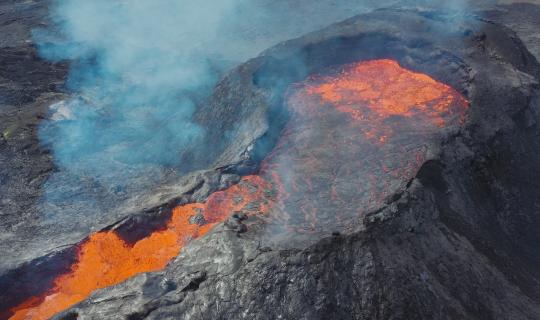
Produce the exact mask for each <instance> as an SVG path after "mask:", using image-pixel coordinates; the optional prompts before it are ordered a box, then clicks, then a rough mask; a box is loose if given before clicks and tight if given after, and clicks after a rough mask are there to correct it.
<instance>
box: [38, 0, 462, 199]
mask: <svg viewBox="0 0 540 320" xmlns="http://www.w3.org/2000/svg"><path fill="white" fill-rule="evenodd" d="M421 2H429V1H427V0H425V1H410V2H409V1H405V3H413V4H414V3H421ZM399 3H401V2H399V1H397V0H381V1H375V0H364V1H353V0H322V1H312V0H295V1H290V0H199V1H187V0H129V1H128V0H56V1H55V2H54V3H53V4H52V5H51V16H52V22H53V24H52V25H50V26H48V27H46V28H43V29H38V30H34V34H33V35H34V40H35V42H36V44H37V46H38V49H39V52H40V54H41V56H42V57H44V58H46V59H48V60H51V61H60V60H67V61H70V63H71V68H70V74H69V77H68V79H67V84H66V89H67V91H68V92H69V94H70V97H71V98H69V99H68V100H67V101H64V102H63V104H62V105H60V106H56V109H55V108H52V109H53V111H54V112H56V113H57V114H56V115H52V120H50V121H46V122H44V123H43V125H42V126H41V128H40V136H41V140H42V142H43V144H44V145H45V146H46V147H47V148H50V149H51V150H52V151H53V155H54V159H55V163H56V165H57V167H58V172H57V173H55V174H54V176H53V177H51V179H50V180H49V183H48V184H47V185H46V188H45V191H46V198H47V199H46V202H47V201H53V202H63V204H62V205H58V206H56V207H55V208H59V207H66V208H69V207H70V206H72V205H71V204H72V203H73V202H75V201H79V200H81V199H82V200H81V201H83V202H84V201H87V200H89V199H90V200H92V203H94V202H100V201H101V196H98V192H96V188H95V187H94V185H99V188H100V190H102V191H100V192H101V193H102V194H105V195H107V196H108V195H109V194H114V193H115V192H116V191H118V193H119V194H123V195H126V197H127V195H129V194H132V193H133V192H132V191H133V190H130V188H132V189H133V188H139V189H141V188H142V189H144V188H145V187H146V186H152V185H156V184H159V183H160V181H161V180H162V179H164V178H166V177H165V176H167V173H164V171H167V170H172V171H174V172H175V174H178V175H181V174H182V173H184V172H183V168H182V163H181V159H185V157H182V155H185V154H188V155H189V153H190V152H192V151H193V150H196V151H197V152H198V153H201V152H203V153H204V148H212V146H205V145H203V144H202V143H201V142H202V141H203V138H204V135H205V129H204V128H202V127H200V126H199V125H197V124H196V123H195V122H194V121H193V115H194V113H195V112H196V106H197V103H198V101H199V100H198V98H199V97H200V96H201V92H202V93H204V92H208V91H210V89H211V88H212V87H213V86H214V84H215V83H216V81H217V80H218V78H219V76H220V73H221V72H222V71H223V70H225V69H227V68H229V67H231V66H232V65H234V64H235V63H238V62H241V61H243V60H246V59H248V58H251V57H254V56H256V55H257V54H258V52H260V51H262V50H264V49H266V48H268V47H270V46H272V45H274V44H276V43H278V42H280V41H284V40H287V39H291V38H294V37H298V36H301V35H303V34H305V33H307V32H311V31H315V30H317V29H320V28H323V27H325V26H327V25H329V24H331V23H334V22H338V21H340V20H343V19H346V18H349V17H351V16H354V15H356V14H359V13H362V12H366V11H369V10H372V9H376V8H378V7H385V6H392V5H396V4H399ZM430 3H431V2H430ZM441 3H452V6H454V5H456V6H457V7H461V6H462V1H461V0H456V1H450V2H442V1H441ZM60 111H61V112H60ZM223 134H224V136H226V135H227V133H226V132H224V133H223ZM81 181H84V183H81ZM89 181H92V182H89ZM66 183H69V184H73V185H76V186H77V188H72V189H77V190H78V188H83V187H82V186H87V185H88V187H84V188H83V189H81V190H80V192H79V191H77V192H76V193H75V194H73V195H69V196H68V195H66V193H65V190H67V189H69V188H67V186H66ZM111 191H112V192H111ZM124 191H125V192H124ZM101 193H100V194H101ZM83 206H86V205H83ZM53 210H56V209H53ZM77 210H78V209H77Z"/></svg>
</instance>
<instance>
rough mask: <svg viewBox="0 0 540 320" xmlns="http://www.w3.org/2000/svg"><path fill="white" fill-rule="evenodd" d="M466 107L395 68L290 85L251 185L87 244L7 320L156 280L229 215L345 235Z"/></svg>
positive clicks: (401, 183) (400, 185) (382, 66)
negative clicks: (141, 234) (148, 227)
mask: <svg viewBox="0 0 540 320" xmlns="http://www.w3.org/2000/svg"><path fill="white" fill-rule="evenodd" d="M467 106H468V103H467V101H466V100H465V99H464V98H463V97H462V96H461V95H460V94H459V93H458V92H456V91H455V90H454V89H452V88H451V87H449V86H447V85H445V84H442V83H440V82H437V81H436V80H434V79H432V78H430V77H429V76H427V75H424V74H420V73H415V72H412V71H409V70H406V69H404V68H402V67H401V66H399V64H398V63H397V62H395V61H392V60H374V61H367V62H359V63H355V64H351V65H346V66H343V67H341V68H339V69H334V70H330V71H329V72H328V73H327V74H326V75H314V76H311V77H309V78H308V79H307V80H305V81H304V82H302V83H297V84H293V85H291V86H290V88H289V90H288V92H287V107H288V108H289V110H290V111H291V119H290V121H289V123H288V124H287V126H286V128H285V129H284V132H283V133H282V135H281V138H280V139H279V141H278V143H277V145H276V147H275V148H274V150H273V151H272V153H271V154H269V155H268V156H267V158H266V159H265V160H264V162H263V164H262V169H261V171H260V172H259V174H258V175H256V176H247V177H244V178H243V179H242V180H241V181H240V182H239V183H238V184H237V185H234V186H232V187H230V188H228V189H226V190H224V191H219V192H215V193H213V194H212V195H210V197H209V198H208V199H207V201H206V202H205V203H194V204H188V205H183V206H179V207H177V208H175V209H174V210H173V214H172V217H171V220H170V221H169V222H168V224H167V225H166V227H165V228H164V229H163V230H158V231H155V232H154V233H152V234H151V235H150V236H148V237H147V238H144V239H142V240H139V241H138V242H137V243H135V244H133V245H129V244H127V243H126V242H125V241H124V240H122V239H121V238H120V237H119V236H118V235H117V234H116V233H115V232H114V231H106V232H99V233H96V234H94V235H92V236H90V237H89V238H88V239H87V240H86V241H84V242H83V243H82V244H80V247H79V254H78V260H77V262H76V263H75V264H74V265H73V266H72V268H71V271H70V272H69V273H67V274H64V275H61V276H59V277H58V278H57V279H56V280H55V282H54V287H53V288H52V289H50V290H49V291H48V292H46V293H45V294H44V295H43V296H41V297H33V298H30V299H29V300H27V301H26V302H24V303H22V304H21V305H19V306H17V307H15V308H13V309H12V310H11V311H12V312H13V316H12V318H11V319H48V318H49V317H51V316H52V315H54V314H55V313H57V312H60V311H62V310H64V309H66V308H69V307H70V306H72V305H74V304H76V303H78V302H80V301H82V300H84V299H85V298H86V297H88V296H89V295H90V294H91V293H92V292H93V291H95V290H97V289H100V288H104V287H107V286H111V285H114V284H117V283H120V282H122V281H124V280H126V279H128V278H130V277H132V276H134V275H136V274H138V273H141V272H149V271H155V270H160V269H162V268H164V267H165V266H166V264H167V263H168V262H169V261H170V260H171V259H172V258H174V257H175V256H177V255H178V253H179V252H180V250H181V249H182V247H183V246H184V245H185V244H186V243H187V242H189V241H190V240H192V239H195V238H198V237H201V236H202V235H204V234H205V233H207V232H208V231H209V230H210V229H211V228H212V227H213V226H214V225H215V224H216V223H219V222H222V221H224V220H225V219H226V218H227V217H228V216H229V215H230V214H231V213H234V212H238V211H240V212H244V213H246V214H248V215H258V216H259V217H261V218H262V220H264V221H266V223H267V224H268V225H275V226H277V227H278V228H279V229H281V230H282V231H283V233H284V234H291V233H298V232H302V233H309V234H314V235H316V234H320V233H326V232H331V231H335V230H344V229H347V228H348V227H349V226H351V225H353V224H354V221H360V219H361V218H362V216H363V214H365V213H367V212H369V211H370V210H373V209H376V208H379V207H381V206H382V205H384V201H385V199H386V198H387V197H388V196H390V195H392V194H394V193H396V192H398V191H400V190H402V189H404V188H405V185H406V183H407V182H408V180H410V179H411V178H412V177H413V176H414V175H415V174H416V172H417V171H418V169H419V167H420V165H421V164H422V163H423V161H424V159H425V154H426V144H427V143H428V142H429V141H430V140H431V139H432V138H433V137H434V136H435V135H436V134H437V132H438V131H439V130H440V128H441V127H445V126H449V125H458V124H460V123H461V122H462V121H463V116H464V112H465V110H466V108H467ZM195 215H198V217H199V219H198V220H196V219H192V217H193V216H195ZM190 221H203V223H198V224H197V223H190ZM284 239H286V237H285V238H284Z"/></svg>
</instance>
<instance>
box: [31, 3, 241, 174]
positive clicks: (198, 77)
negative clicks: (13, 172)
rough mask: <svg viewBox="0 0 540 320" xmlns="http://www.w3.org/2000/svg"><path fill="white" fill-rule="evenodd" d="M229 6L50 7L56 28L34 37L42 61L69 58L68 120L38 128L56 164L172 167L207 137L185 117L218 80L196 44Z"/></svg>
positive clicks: (99, 169)
mask: <svg viewBox="0 0 540 320" xmlns="http://www.w3.org/2000/svg"><path fill="white" fill-rule="evenodd" d="M233 8H234V2H233V1H228V0H220V1H217V2H215V1H198V2H197V5H193V4H191V5H190V4H189V1H174V0H159V1H148V0H138V1H137V0H135V1H114V0H113V1H111V0H92V1H87V0H63V1H59V2H57V3H56V6H55V7H54V11H53V20H54V22H55V24H56V26H57V28H58V29H59V31H58V30H57V31H56V33H55V34H53V33H52V31H51V30H50V29H48V30H36V31H35V32H34V38H35V39H36V42H37V43H38V48H39V52H40V53H41V55H42V56H44V57H45V58H47V59H49V60H53V61H58V60H70V61H74V63H73V66H72V68H71V72H70V75H69V78H68V81H67V87H68V90H69V91H70V92H72V93H75V94H74V98H73V99H71V100H70V101H68V102H67V107H66V108H67V109H68V110H69V117H66V118H65V119H62V120H60V121H53V122H48V123H46V124H45V125H44V126H43V127H42V130H41V137H42V140H43V142H45V144H47V145H48V146H50V147H51V148H52V150H53V151H54V155H55V159H56V161H57V164H58V165H59V166H60V167H61V168H63V169H67V170H75V171H77V172H78V171H81V170H82V171H84V172H90V173H93V174H96V173H97V174H101V173H106V172H108V171H110V170H112V169H113V168H116V167H118V165H119V164H124V165H128V166H131V165H133V166H137V165H142V164H149V165H159V166H174V165H179V163H178V161H179V160H178V159H179V153H180V152H181V151H182V150H183V149H185V148H189V147H190V146H193V145H196V144H197V141H198V140H199V139H200V138H201V137H202V135H203V134H204V130H203V129H202V128H200V127H199V126H197V125H196V124H195V123H193V122H192V121H191V117H192V114H193V112H194V110H195V107H194V105H195V104H194V101H193V98H192V96H193V94H192V93H193V92H196V91H197V90H200V88H202V87H205V86H207V85H209V84H212V83H213V82H214V81H215V76H214V73H213V72H212V70H211V68H210V59H211V57H212V54H213V52H211V51H209V50H208V49H207V48H205V47H203V46H204V45H206V43H208V42H209V41H210V40H211V39H212V38H214V37H215V36H216V34H217V32H218V31H219V30H218V29H217V28H218V26H219V25H220V19H221V18H222V17H224V16H226V15H227V11H228V10H231V9H233ZM51 38H55V41H54V42H53V41H49V40H50V39H51ZM58 39H61V40H58ZM198 41H200V43H197V42H198ZM205 42H206V43H205Z"/></svg>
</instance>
